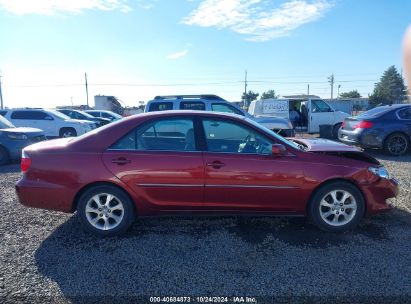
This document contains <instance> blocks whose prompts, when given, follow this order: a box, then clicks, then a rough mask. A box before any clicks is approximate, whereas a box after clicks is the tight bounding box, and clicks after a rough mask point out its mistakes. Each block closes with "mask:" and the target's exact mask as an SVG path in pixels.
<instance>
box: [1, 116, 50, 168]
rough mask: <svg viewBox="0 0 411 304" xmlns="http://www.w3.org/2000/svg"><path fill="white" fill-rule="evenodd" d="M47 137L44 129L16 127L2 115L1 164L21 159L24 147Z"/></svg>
mask: <svg viewBox="0 0 411 304" xmlns="http://www.w3.org/2000/svg"><path fill="white" fill-rule="evenodd" d="M45 139H46V136H45V135H44V132H43V131H42V130H40V129H34V128H16V127H15V126H14V125H13V124H12V123H11V122H10V121H8V120H7V119H6V118H4V117H3V116H2V115H0V165H4V164H7V163H9V162H10V161H14V160H18V159H20V157H21V151H22V150H23V148H24V147H26V146H28V145H31V144H33V143H36V142H39V141H42V140H45Z"/></svg>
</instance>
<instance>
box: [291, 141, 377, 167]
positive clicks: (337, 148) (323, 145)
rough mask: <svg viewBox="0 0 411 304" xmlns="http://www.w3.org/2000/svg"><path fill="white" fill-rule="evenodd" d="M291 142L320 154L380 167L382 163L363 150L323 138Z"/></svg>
mask: <svg viewBox="0 0 411 304" xmlns="http://www.w3.org/2000/svg"><path fill="white" fill-rule="evenodd" d="M288 139H289V140H291V141H293V142H296V143H298V144H300V145H303V146H305V147H306V151H308V152H314V153H319V154H325V155H331V156H338V157H345V158H349V159H352V160H357V161H360V162H366V163H369V164H374V165H380V162H379V161H378V160H377V159H375V158H374V157H372V156H370V155H368V154H367V153H364V152H363V150H362V149H360V148H358V147H354V146H348V145H345V144H342V143H339V142H336V141H332V140H328V139H323V138H310V139H303V138H288Z"/></svg>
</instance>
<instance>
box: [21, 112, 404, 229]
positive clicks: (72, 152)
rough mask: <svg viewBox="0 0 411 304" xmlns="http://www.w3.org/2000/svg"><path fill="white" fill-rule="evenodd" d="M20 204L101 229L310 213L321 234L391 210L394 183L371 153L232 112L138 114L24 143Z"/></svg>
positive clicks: (88, 226) (395, 186)
mask: <svg viewBox="0 0 411 304" xmlns="http://www.w3.org/2000/svg"><path fill="white" fill-rule="evenodd" d="M21 166H22V171H23V173H24V174H23V177H22V178H21V180H20V181H19V182H18V183H17V185H16V190H17V194H18V197H19V200H20V202H21V203H22V204H24V205H26V206H30V207H38V208H45V209H52V210H58V211H63V212H75V211H77V212H78V213H79V217H80V219H81V222H82V224H83V225H84V227H85V228H86V229H87V230H89V231H91V232H93V233H96V234H99V235H116V234H121V233H123V232H125V231H126V230H127V229H128V228H129V227H130V226H131V225H132V223H133V221H134V220H135V218H136V216H137V217H138V216H153V215H160V214H177V213H180V214H181V213H188V212H189V213H190V214H193V213H198V214H201V213H207V214H210V213H211V214H264V215H267V214H269V215H289V216H308V217H309V218H310V219H311V220H312V221H313V222H314V223H315V224H316V225H317V226H318V227H320V228H321V229H324V230H327V231H343V230H346V229H350V228H353V227H354V226H355V225H356V224H357V223H358V222H359V221H360V220H361V218H362V217H363V216H365V215H367V214H375V213H380V212H384V211H388V210H390V209H391V206H390V204H389V199H390V198H392V197H395V196H396V195H397V193H398V184H397V182H396V180H395V179H391V178H390V177H389V175H388V172H387V171H386V170H385V168H384V167H383V166H382V165H381V164H380V163H379V162H378V161H377V160H376V159H374V158H372V157H371V156H368V155H367V154H365V153H363V152H361V151H360V150H358V149H357V148H354V147H350V146H346V145H344V144H340V143H336V142H333V141H328V140H323V139H309V140H308V139H304V140H303V139H292V140H287V139H284V138H283V137H281V136H278V135H277V134H275V133H274V132H272V131H270V130H268V129H266V128H264V127H262V126H260V125H258V124H257V123H255V122H253V121H251V120H249V119H247V118H244V117H240V116H236V115H231V114H222V113H221V114H218V113H208V112H204V111H201V112H197V111H164V112H153V113H146V114H141V115H135V116H132V117H129V118H126V119H124V120H121V121H118V122H116V123H113V124H110V125H107V126H105V127H103V128H100V129H97V130H95V131H93V132H91V133H87V134H85V135H83V136H80V137H77V138H64V139H57V140H51V141H46V142H40V143H37V144H34V145H31V146H29V147H27V148H25V149H24V151H23V155H22V161H21Z"/></svg>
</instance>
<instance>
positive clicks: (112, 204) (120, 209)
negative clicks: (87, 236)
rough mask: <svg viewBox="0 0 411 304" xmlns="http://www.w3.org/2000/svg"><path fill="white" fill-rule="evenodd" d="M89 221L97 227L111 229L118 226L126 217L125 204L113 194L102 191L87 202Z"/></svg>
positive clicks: (86, 211)
mask: <svg viewBox="0 0 411 304" xmlns="http://www.w3.org/2000/svg"><path fill="white" fill-rule="evenodd" d="M85 214H86V218H87V220H88V222H89V223H90V224H91V225H92V226H93V227H94V228H96V229H99V230H111V229H114V228H115V227H117V226H118V225H119V224H120V223H121V221H122V220H123V217H124V206H123V203H122V202H121V200H120V199H119V198H117V197H116V196H114V195H112V194H108V193H101V194H97V195H95V196H93V197H92V198H91V199H90V200H89V201H88V202H87V204H86V210H85Z"/></svg>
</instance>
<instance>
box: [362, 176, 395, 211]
mask: <svg viewBox="0 0 411 304" xmlns="http://www.w3.org/2000/svg"><path fill="white" fill-rule="evenodd" d="M361 190H362V192H363V194H364V196H365V199H366V202H367V214H368V215H372V214H378V213H383V212H387V211H390V210H391V209H392V208H393V206H392V199H393V198H395V197H396V196H397V195H398V192H399V183H398V181H397V180H396V179H394V178H391V179H385V178H380V179H378V181H376V182H374V183H372V184H368V185H361Z"/></svg>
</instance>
